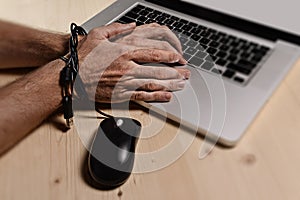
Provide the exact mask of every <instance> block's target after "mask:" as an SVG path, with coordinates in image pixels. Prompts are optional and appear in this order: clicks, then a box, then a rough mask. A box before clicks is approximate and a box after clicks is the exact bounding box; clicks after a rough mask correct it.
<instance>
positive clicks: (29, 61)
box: [0, 20, 69, 68]
mask: <svg viewBox="0 0 300 200" xmlns="http://www.w3.org/2000/svg"><path fill="white" fill-rule="evenodd" d="M68 37H69V36H68V35H66V34H60V33H51V32H45V31H40V30H36V29H32V28H28V27H24V26H21V25H17V24H12V23H8V22H4V21H1V20H0V68H4V67H6V68H11V67H31V66H41V65H44V64H46V63H48V62H50V61H52V60H54V59H56V58H58V57H59V56H62V55H65V54H66V53H67V51H68V42H69V41H68Z"/></svg>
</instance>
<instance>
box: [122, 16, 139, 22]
mask: <svg viewBox="0 0 300 200" xmlns="http://www.w3.org/2000/svg"><path fill="white" fill-rule="evenodd" d="M119 20H120V21H122V22H124V23H131V22H136V20H134V19H131V18H129V17H126V16H123V17H121V18H120V19H119Z"/></svg>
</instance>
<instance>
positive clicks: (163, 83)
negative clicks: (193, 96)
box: [117, 79, 185, 91]
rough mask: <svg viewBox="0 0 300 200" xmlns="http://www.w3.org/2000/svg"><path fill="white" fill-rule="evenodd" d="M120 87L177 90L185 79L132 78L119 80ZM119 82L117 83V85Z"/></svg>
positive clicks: (180, 88) (181, 86)
mask: <svg viewBox="0 0 300 200" xmlns="http://www.w3.org/2000/svg"><path fill="white" fill-rule="evenodd" d="M120 83H121V84H120V85H121V87H122V88H126V89H128V90H144V91H177V90H182V89H183V88H184V86H185V81H184V80H182V79H175V80H156V79H132V80H128V81H124V82H120ZM118 86H119V84H117V87H118Z"/></svg>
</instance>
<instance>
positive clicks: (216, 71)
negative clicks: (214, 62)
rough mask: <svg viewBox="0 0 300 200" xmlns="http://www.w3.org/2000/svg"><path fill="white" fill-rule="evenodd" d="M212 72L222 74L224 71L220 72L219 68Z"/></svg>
mask: <svg viewBox="0 0 300 200" xmlns="http://www.w3.org/2000/svg"><path fill="white" fill-rule="evenodd" d="M211 71H212V72H213V73H215V74H222V70H219V69H217V68H213V69H212V70H211Z"/></svg>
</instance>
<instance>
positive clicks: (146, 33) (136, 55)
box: [78, 23, 190, 103]
mask: <svg viewBox="0 0 300 200" xmlns="http://www.w3.org/2000/svg"><path fill="white" fill-rule="evenodd" d="M78 57H79V62H80V63H79V64H80V70H79V74H80V76H81V78H82V80H83V82H84V84H85V89H86V91H87V93H88V95H89V98H90V99H91V100H95V101H96V102H109V103H110V102H122V101H127V100H141V101H169V100H170V99H171V97H172V93H171V91H176V90H181V89H183V88H184V85H185V79H188V78H189V76H190V72H189V70H188V69H186V68H185V67H167V66H166V67H158V66H144V65H141V64H142V63H165V64H173V65H174V64H180V65H184V64H186V61H185V60H184V58H183V57H182V55H181V45H180V42H179V40H178V39H177V37H176V36H175V34H173V33H172V32H171V31H170V30H169V29H168V28H167V27H165V26H160V25H158V24H149V25H143V26H140V27H136V26H135V24H124V25H123V24H118V23H114V24H111V25H108V26H104V27H99V28H95V29H93V30H91V31H90V33H89V34H88V36H86V37H85V38H83V39H82V40H81V42H80V44H79V49H78Z"/></svg>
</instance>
